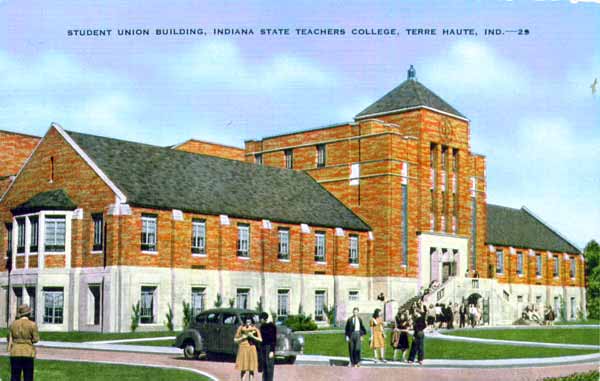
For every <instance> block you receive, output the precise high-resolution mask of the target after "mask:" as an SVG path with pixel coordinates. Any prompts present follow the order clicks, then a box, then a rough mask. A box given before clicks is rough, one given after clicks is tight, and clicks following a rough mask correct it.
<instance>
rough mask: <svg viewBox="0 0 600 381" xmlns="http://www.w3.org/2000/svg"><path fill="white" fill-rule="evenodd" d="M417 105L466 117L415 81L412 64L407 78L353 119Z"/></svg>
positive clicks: (393, 111)
mask: <svg viewBox="0 0 600 381" xmlns="http://www.w3.org/2000/svg"><path fill="white" fill-rule="evenodd" d="M419 107H426V108H430V109H434V110H437V111H441V112H444V113H447V114H451V115H454V116H457V117H459V118H461V119H466V117H465V116H464V115H463V114H461V113H460V112H458V110H456V109H455V108H454V107H452V106H450V104H448V102H446V101H445V100H443V99H442V98H440V97H439V96H438V95H437V94H435V93H434V92H433V91H431V90H429V89H428V88H427V87H425V86H424V85H423V84H421V83H420V82H419V81H417V76H416V70H415V69H414V67H413V66H412V65H411V66H410V69H409V70H408V79H407V80H406V81H404V82H402V83H401V84H400V85H399V86H398V87H396V88H395V89H393V90H392V91H390V92H389V93H387V94H385V95H384V96H383V97H381V98H380V99H379V100H377V101H376V102H375V103H373V104H372V105H370V106H369V107H367V108H366V109H364V110H363V111H361V112H360V113H358V114H357V115H356V116H355V117H354V119H356V120H359V119H364V118H368V117H373V116H380V115H386V114H393V113H396V112H402V111H406V110H407V109H415V108H419Z"/></svg>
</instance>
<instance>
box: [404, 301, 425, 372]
mask: <svg viewBox="0 0 600 381" xmlns="http://www.w3.org/2000/svg"><path fill="white" fill-rule="evenodd" d="M413 320H414V323H413V330H414V335H413V342H412V345H411V347H410V355H409V356H408V362H409V363H410V364H412V363H414V362H415V356H418V357H417V358H418V359H419V365H423V359H424V358H425V332H424V331H425V328H426V327H427V323H425V316H424V315H421V314H420V313H418V312H417V313H416V314H415V317H414V319H413Z"/></svg>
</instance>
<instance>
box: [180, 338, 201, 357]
mask: <svg viewBox="0 0 600 381" xmlns="http://www.w3.org/2000/svg"><path fill="white" fill-rule="evenodd" d="M198 354H199V353H198V352H196V346H195V345H194V343H193V342H191V341H188V342H187V343H185V345H184V347H183V356H184V357H185V358H186V359H188V360H195V359H197V358H198Z"/></svg>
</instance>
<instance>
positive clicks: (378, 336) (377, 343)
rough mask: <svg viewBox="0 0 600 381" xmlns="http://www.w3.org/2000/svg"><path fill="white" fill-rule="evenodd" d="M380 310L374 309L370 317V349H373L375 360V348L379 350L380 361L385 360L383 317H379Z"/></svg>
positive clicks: (375, 358)
mask: <svg viewBox="0 0 600 381" xmlns="http://www.w3.org/2000/svg"><path fill="white" fill-rule="evenodd" d="M380 315H381V310H380V309H379V308H377V309H375V312H373V317H372V318H371V322H370V324H369V325H370V326H371V349H373V358H374V360H375V362H377V350H379V352H380V359H381V361H382V362H387V361H386V360H385V332H384V329H383V319H382V318H381V316H380Z"/></svg>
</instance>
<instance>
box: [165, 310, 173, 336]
mask: <svg viewBox="0 0 600 381" xmlns="http://www.w3.org/2000/svg"><path fill="white" fill-rule="evenodd" d="M168 307H169V310H168V311H167V313H166V314H165V317H166V318H167V320H166V321H165V325H166V326H167V329H168V330H169V332H173V331H174V330H175V327H174V326H173V307H171V305H170V304H169V305H168Z"/></svg>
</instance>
